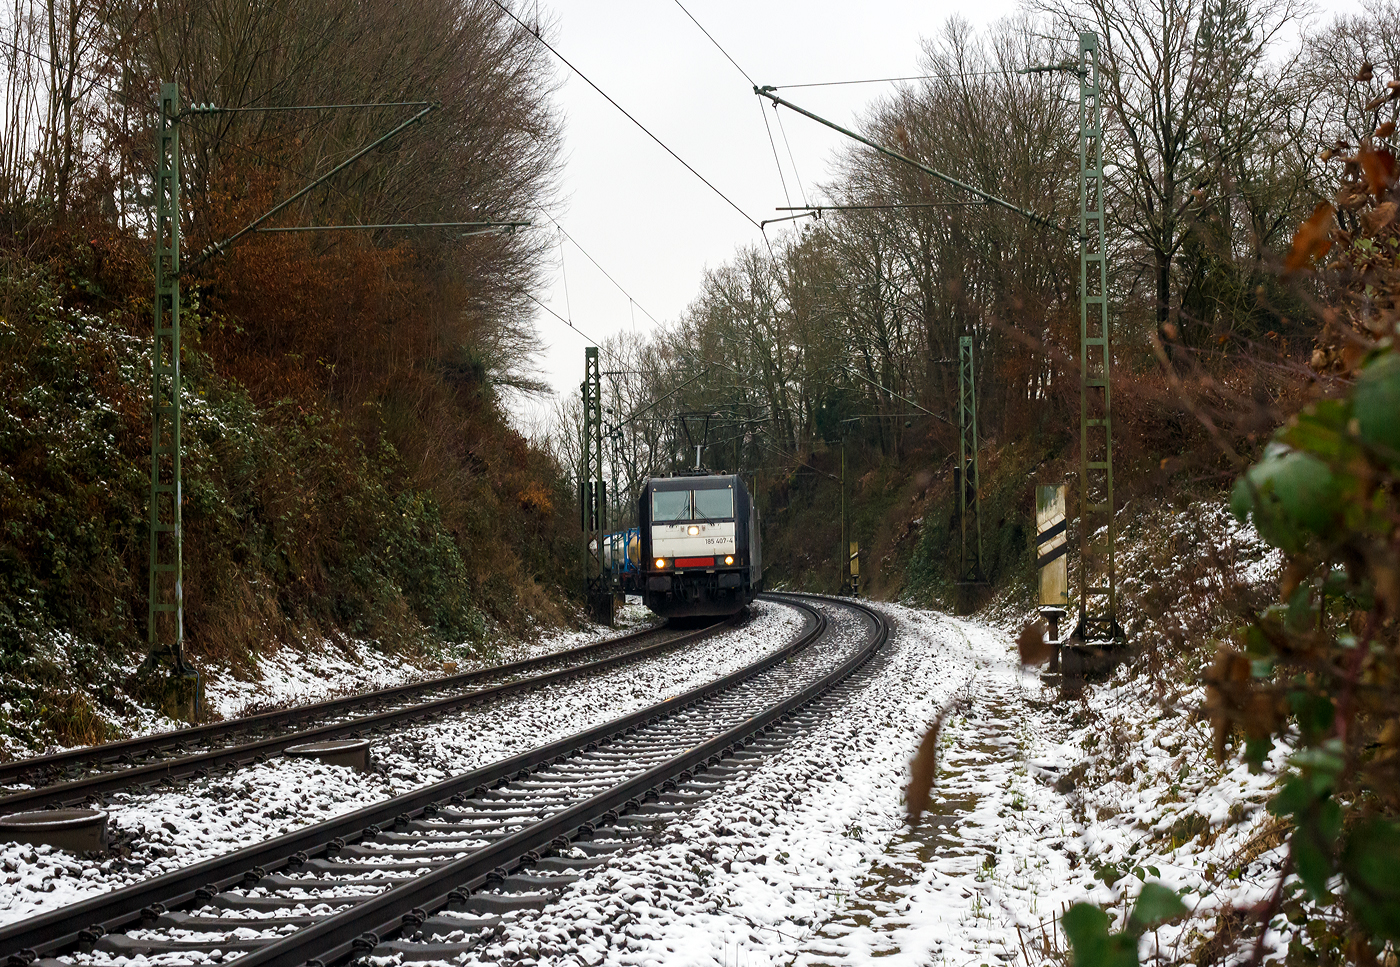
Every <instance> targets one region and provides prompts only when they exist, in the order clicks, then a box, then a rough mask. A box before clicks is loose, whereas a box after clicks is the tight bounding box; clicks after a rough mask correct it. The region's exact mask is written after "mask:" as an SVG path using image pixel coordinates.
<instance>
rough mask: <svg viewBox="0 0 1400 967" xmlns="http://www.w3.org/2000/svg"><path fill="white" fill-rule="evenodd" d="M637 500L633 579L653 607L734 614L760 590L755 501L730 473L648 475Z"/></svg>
mask: <svg viewBox="0 0 1400 967" xmlns="http://www.w3.org/2000/svg"><path fill="white" fill-rule="evenodd" d="M638 504H639V506H638V508H637V520H638V521H639V522H640V526H639V527H638V530H639V531H640V533H639V534H638V538H639V539H640V540H639V543H640V548H639V549H640V551H641V554H640V558H641V559H640V561H639V562H638V572H639V573H637V574H636V576H635V578H634V580H635V582H636V586H637V590H638V591H639V592H640V593H641V595H642V601H643V603H644V604H646V606H647V607H648V608H650V609H651V610H652V611H654V612H656V613H657V614H659V615H662V616H663V617H680V616H689V615H726V614H733V613H735V612H736V611H738V610H740V609H741V608H743V607H744V606H745V605H747V604H748V603H749V602H750V601H752V600H753V599H754V598H755V597H757V596H758V594H759V592H760V591H762V590H763V558H762V535H761V533H760V527H759V517H758V507H757V505H756V504H755V503H754V501H753V500H752V498H750V496H749V491H748V488H747V487H745V486H744V481H743V479H742V478H741V477H739V476H738V475H737V474H711V473H692V474H688V475H680V476H674V477H653V478H652V479H651V480H648V481H647V484H646V486H645V487H643V488H642V493H641V496H640V498H639V500H638Z"/></svg>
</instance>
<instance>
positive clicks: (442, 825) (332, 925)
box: [0, 595, 888, 967]
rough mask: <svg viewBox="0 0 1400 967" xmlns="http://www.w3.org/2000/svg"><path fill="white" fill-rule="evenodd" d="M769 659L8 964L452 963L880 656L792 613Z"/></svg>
mask: <svg viewBox="0 0 1400 967" xmlns="http://www.w3.org/2000/svg"><path fill="white" fill-rule="evenodd" d="M771 597H772V600H776V601H780V602H782V603H784V604H787V605H789V606H790V607H794V608H797V609H798V610H800V611H801V612H803V614H804V616H805V622H804V625H803V629H802V631H801V633H800V634H799V635H798V636H797V638H795V639H794V640H793V641H791V642H789V643H788V644H787V645H786V646H785V647H783V648H782V649H780V650H778V651H777V652H775V653H773V654H770V655H768V656H767V657H765V658H763V659H761V660H760V661H758V662H755V663H754V664H752V665H749V666H748V667H746V668H743V669H741V670H739V671H737V672H734V673H732V674H730V675H727V676H725V677H723V678H721V679H719V680H718V681H715V682H712V683H709V684H707V685H704V686H701V687H700V688H697V689H693V690H691V691H689V692H687V693H685V694H682V695H678V696H676V697H674V698H671V699H667V700H666V701H663V702H661V703H658V704H657V705H653V706H651V707H650V708H647V709H643V710H641V711H639V712H636V713H633V714H631V715H627V716H624V717H622V718H619V719H616V720H614V721H612V722H608V723H605V724H603V725H601V726H598V727H596V728H593V729H589V730H587V731H585V732H582V733H580V734H578V735H575V736H571V737H569V738H566V739H563V740H560V741H558V742H553V743H550V744H548V745H545V746H543V747H540V748H538V749H534V750H532V751H530V752H527V753H524V754H522V755H520V756H516V757H514V758H511V759H507V760H504V761H501V762H497V763H494V764H492V765H490V766H487V767H485V768H482V769H477V770H474V771H472V772H470V773H466V774H464V775H462V776H458V777H455V778H452V779H449V780H446V781H443V782H440V783H437V784H435V785H433V786H428V787H425V788H422V789H418V790H415V791H413V792H410V793H408V794H406V795H403V796H399V797H396V798H394V799H391V800H388V801H386V802H383V803H379V804H376V805H374V806H371V807H367V808H364V809H361V810H359V811H357V812H355V813H351V814H348V815H346V816H342V817H338V818H336V819H333V820H331V821H328V822H325V823H321V824H319V825H317V826H313V827H308V828H305V829H302V830H298V831H296V832H294V833H290V834H287V835H284V836H281V837H278V838H276V839H273V840H269V841H267V842H264V843H261V844H258V845H255V846H252V847H249V848H246V849H243V850H240V851H238V852H235V853H231V854H228V855H225V856H222V857H218V858H215V859H212V860H208V861H206V862H203V863H200V864H196V865H194V866H191V867H187V868H184V869H181V870H177V871H175V872H173V873H169V874H166V875H165V876H161V877H157V878H154V879H152V880H149V881H147V882H144V883H141V884H137V885H135V886H132V887H127V888H125V889H122V890H118V891H115V892H113V893H110V894H106V895H103V896H98V897H94V898H92V899H89V900H85V901H83V902H80V903H78V904H74V905H72V906H70V907H66V908H63V909H59V910H55V911H52V912H50V913H47V914H43V915H41V916H37V917H33V918H30V919H29V920H25V921H21V922H19V923H16V924H13V925H11V926H9V927H6V928H3V929H0V956H6V957H8V958H9V960H8V962H9V964H10V965H12V967H28V965H31V964H34V963H35V962H36V961H37V962H38V963H39V965H40V967H58V965H60V964H89V963H110V962H111V960H112V959H113V958H121V957H136V956H148V957H153V958H158V960H159V962H160V963H161V964H180V963H199V964H208V963H219V962H222V961H224V960H228V959H233V958H235V957H236V958H237V959H238V961H239V963H240V965H246V967H302V965H316V967H328V965H332V964H336V963H339V962H341V961H344V960H347V959H350V958H355V957H359V956H367V955H374V956H376V957H378V956H390V955H397V956H398V957H400V958H401V959H403V960H425V959H438V960H440V959H452V958H453V957H454V956H455V953H457V952H462V951H465V950H470V949H473V948H474V947H475V946H476V945H479V944H480V943H481V941H482V938H483V936H485V935H487V934H489V931H491V930H492V929H493V928H494V926H495V925H496V924H497V923H498V922H499V917H500V916H501V915H502V914H503V913H506V912H508V911H509V910H511V909H516V908H521V907H528V906H529V905H531V904H538V903H540V902H543V901H542V898H543V897H547V896H549V895H551V891H553V890H555V889H557V888H558V887H559V886H560V885H562V884H563V883H566V882H568V880H569V879H570V877H571V876H572V875H573V874H572V873H571V871H573V870H576V869H578V868H580V867H583V866H586V865H588V864H589V863H590V862H596V861H595V860H593V859H591V858H592V857H594V856H596V855H597V854H600V853H606V852H607V851H610V850H613V849H616V848H618V847H619V846H621V845H625V844H626V843H627V842H628V840H629V838H630V836H629V833H628V829H629V823H631V822H633V820H634V819H635V818H637V817H642V816H652V817H655V816H662V817H664V816H665V815H667V814H668V812H669V811H672V810H674V809H676V808H677V807H678V806H679V805H683V804H684V803H685V802H686V801H688V798H689V797H691V796H692V794H691V793H688V792H686V791H684V790H683V789H682V790H680V791H678V787H683V786H684V784H685V783H687V782H690V781H692V780H694V779H695V777H696V776H697V775H698V774H700V773H703V772H705V771H706V770H708V769H713V768H723V764H724V762H725V759H726V758H728V757H730V756H733V755H735V754H736V752H737V753H738V754H740V755H743V754H744V753H743V751H742V750H743V749H744V748H745V747H746V746H748V747H753V748H762V747H763V744H764V742H765V741H766V740H765V738H764V737H765V735H766V734H768V733H771V732H773V731H774V730H775V729H776V728H777V727H778V726H779V725H780V724H781V723H783V722H785V721H787V720H789V719H790V718H791V717H793V716H794V715H796V714H797V713H799V712H800V710H801V709H803V708H804V707H806V706H808V705H810V704H811V703H813V702H814V701H816V700H817V699H819V698H820V697H821V696H822V695H824V694H825V693H826V692H828V691H829V690H831V689H832V688H834V687H836V686H837V685H839V684H840V683H841V682H843V681H844V680H846V679H847V678H848V677H849V676H850V675H851V674H852V673H853V672H854V671H856V670H857V669H858V668H860V667H861V666H862V665H863V664H864V663H865V662H867V661H868V660H869V659H870V658H871V657H872V656H873V655H874V654H875V653H876V652H877V651H878V649H879V648H880V647H881V646H882V645H883V644H884V641H885V639H886V637H887V635H888V628H887V626H886V624H885V622H884V619H883V618H882V617H881V616H880V615H879V614H878V613H877V612H874V611H872V610H870V609H867V608H864V607H863V606H861V605H858V604H854V603H851V602H838V601H835V600H828V601H827V602H826V605H827V606H835V607H840V608H849V609H852V610H854V611H856V612H857V613H858V614H859V615H860V616H861V621H862V622H863V625H862V627H863V628H864V634H863V637H862V638H861V639H860V640H858V641H852V640H850V638H849V637H848V636H843V635H835V634H829V633H828V632H829V626H828V622H827V619H826V617H825V616H824V615H823V613H822V612H821V611H820V610H819V609H817V608H815V607H813V606H812V605H811V604H810V603H808V602H807V601H806V600H803V599H801V598H794V597H791V596H776V595H775V596H771Z"/></svg>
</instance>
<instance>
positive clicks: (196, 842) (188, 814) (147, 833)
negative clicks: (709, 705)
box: [0, 602, 802, 924]
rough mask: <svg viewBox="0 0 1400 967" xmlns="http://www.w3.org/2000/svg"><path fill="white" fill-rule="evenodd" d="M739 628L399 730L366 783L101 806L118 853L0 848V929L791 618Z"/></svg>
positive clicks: (418, 771)
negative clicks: (77, 854)
mask: <svg viewBox="0 0 1400 967" xmlns="http://www.w3.org/2000/svg"><path fill="white" fill-rule="evenodd" d="M752 610H753V616H752V618H751V620H750V621H749V622H748V623H747V624H745V625H744V626H742V627H741V628H738V629H735V630H731V631H726V632H722V633H720V634H718V635H715V636H713V637H710V638H707V639H705V640H704V641H702V642H700V643H698V644H696V645H693V646H690V647H688V648H685V649H682V650H680V651H677V652H671V653H668V654H666V655H663V656H661V657H660V658H656V659H652V660H649V661H646V662H643V663H640V664H637V665H631V666H627V667H624V668H621V669H618V670H615V671H612V672H607V673H604V674H601V675H598V676H593V677H589V678H586V679H582V680H578V681H573V682H567V683H564V684H562V685H559V686H556V687H552V688H550V689H547V690H543V691H539V692H530V693H527V694H525V695H520V696H515V697H512V698H510V699H507V700H505V701H502V702H499V703H492V704H490V705H487V706H485V707H483V708H480V709H473V710H464V711H462V712H461V713H459V714H455V715H453V716H450V717H446V718H443V719H442V720H440V721H437V722H432V723H427V724H421V725H416V726H412V727H409V728H407V729H405V730H403V731H401V732H397V733H395V734H393V735H392V736H388V737H386V738H385V739H383V740H382V742H381V743H380V744H379V745H377V746H376V747H375V749H374V756H375V760H376V762H377V764H378V769H377V771H376V772H373V773H370V774H360V773H356V772H353V771H351V770H349V769H345V768H339V767H333V766H326V765H322V764H320V763H317V762H315V761H311V760H304V759H287V758H280V757H279V758H275V759H272V760H270V761H269V762H267V763H266V764H263V765H254V766H249V767H247V768H244V769H240V770H238V771H236V772H233V773H228V774H223V775H215V776H211V777H210V778H208V779H204V780H195V781H192V782H190V783H188V784H187V785H185V786H183V787H182V788H180V789H178V790H176V791H172V792H165V793H151V794H145V795H132V794H127V793H122V794H118V795H114V796H112V797H110V802H109V805H108V807H107V808H108V811H109V813H110V816H111V819H110V824H111V826H112V827H113V829H114V831H115V832H116V833H117V838H118V842H119V844H120V847H121V848H120V849H119V850H118V851H117V852H118V853H119V854H129V855H116V856H113V857H109V858H103V859H94V860H87V859H78V858H74V857H72V856H70V855H68V854H64V853H62V852H58V851H55V850H50V849H48V848H47V847H39V848H35V847H29V846H24V845H20V844H0V924H4V923H9V922H12V921H14V920H18V919H22V918H24V917H28V916H32V915H34V914H36V913H40V912H42V911H45V910H50V909H53V908H55V907H57V906H61V905H63V904H65V903H69V902H72V901H74V900H76V899H79V898H81V897H85V896H91V895H93V894H96V893H101V892H105V891H107V890H112V889H116V888H118V887H122V886H126V885H129V884H131V883H135V882H136V881H137V880H140V879H143V878H146V877H150V876H155V875H159V874H161V873H165V872H168V871H170V870H172V869H175V868H177V867H180V866H185V865H188V864H190V863H195V862H198V861H200V860H203V859H206V858H208V857H210V856H215V855H218V854H220V853H224V852H228V851H229V850H232V849H236V848H238V847H240V846H244V845H247V844H249V843H252V842H255V841H257V840H260V839H264V838H267V837H269V836H274V835H278V834H280V833H284V832H288V831H290V830H292V829H295V828H299V827H302V826H305V825H309V824H310V823H314V822H318V821H321V820H324V819H328V818H330V817H332V816H335V815H339V814H341V813H345V812H350V811H353V810H355V809H359V808H361V807H363V806H366V805H369V804H371V803H373V802H377V801H379V800H382V799H386V798H388V797H390V796H393V795H397V794H399V793H401V792H405V791H407V790H409V789H412V788H416V787H418V786H423V785H428V784H431V783H433V782H437V781H439V780H441V779H443V778H446V777H447V776H448V775H455V774H459V773H462V772H466V771H468V770H470V769H473V768H476V767H478V766H481V765H485V764H487V763H490V762H494V761H496V760H499V759H503V758H508V757H510V756H512V755H517V754H519V753H521V752H524V751H526V750H527V749H530V748H533V747H534V746H537V745H543V744H545V743H547V742H551V741H553V740H555V739H559V738H563V737H565V736H568V735H572V734H574V733H576V732H579V731H582V730H584V729H586V728H588V727H590V726H593V725H596V724H599V723H602V722H606V721H609V720H611V719H614V718H617V717H618V716H620V715H624V714H627V713H628V712H632V711H635V710H636V709H639V708H645V707H646V706H648V705H652V704H655V703H656V702H659V701H661V700H663V699H665V698H667V697H669V696H672V695H675V694H677V693H679V692H683V691H685V690H687V689H690V688H694V687H696V686H698V685H700V684H703V683H704V682H707V681H710V680H712V679H714V678H718V677H720V676H722V675H724V674H726V673H728V672H730V671H733V670H735V669H738V668H741V667H743V666H745V665H747V664H749V663H751V662H753V661H756V660H757V659H758V658H759V657H760V656H761V655H764V654H768V653H770V652H772V651H775V650H777V649H778V648H781V647H782V646H784V645H785V644H787V643H788V642H790V641H791V640H792V639H793V638H794V637H796V635H797V633H798V631H799V629H800V628H801V626H802V616H801V614H800V613H799V612H797V611H795V610H794V609H792V608H789V607H787V606H784V605H778V604H769V603H767V602H757V603H755V604H754V606H753V609H752Z"/></svg>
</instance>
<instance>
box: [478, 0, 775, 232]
mask: <svg viewBox="0 0 1400 967" xmlns="http://www.w3.org/2000/svg"><path fill="white" fill-rule="evenodd" d="M491 2H492V3H493V4H495V5H496V6H497V7H499V8H500V10H501V12H502V13H504V14H505V15H506V16H507V17H509V18H510V19H511V20H513V21H515V23H516V24H517V25H519V27H520V29H521V30H523V31H525V32H526V33H528V34H529V35H530V36H531V37H534V38H535V40H537V41H539V42H540V44H541V45H543V47H544V49H545V50H547V51H549V52H550V53H551V54H553V55H554V56H555V57H557V58H559V60H560V62H561V63H563V65H564V66H565V67H567V68H569V70H571V71H573V72H574V73H575V74H577V75H578V76H579V78H580V79H581V80H582V81H583V82H584V83H585V84H587V85H588V86H589V87H591V88H593V89H594V90H595V91H597V92H598V93H599V94H601V95H602V96H603V99H604V100H606V101H607V102H608V103H609V104H611V105H612V106H613V107H615V108H617V109H618V111H620V112H621V113H622V116H623V117H625V118H627V120H629V121H631V122H632V123H633V124H635V125H636V126H637V127H639V128H641V130H642V133H644V134H645V135H646V136H647V137H649V138H651V139H652V140H653V141H655V142H656V143H657V144H658V145H660V146H661V149H662V150H663V151H665V152H666V153H667V154H669V155H670V156H671V157H672V158H675V159H676V160H677V161H679V162H680V163H681V164H682V165H683V166H684V167H685V170H686V171H689V172H690V173H691V174H692V175H694V176H695V177H697V178H699V179H700V180H701V181H702V182H704V183H705V187H707V188H709V189H710V191H712V192H714V193H715V194H716V195H719V197H720V198H722V199H724V202H725V204H727V205H728V206H729V207H730V208H732V209H734V210H735V211H736V212H738V213H739V214H740V215H742V216H743V218H744V221H746V222H748V223H749V224H750V225H752V226H753V227H754V228H757V229H758V230H759V231H762V230H763V228H762V226H761V225H759V224H758V222H757V221H755V220H754V219H753V217H752V216H751V215H749V213H748V212H746V211H744V210H743V209H742V208H740V207H739V206H738V205H737V204H736V203H735V202H734V200H733V199H732V198H730V197H729V196H728V195H726V194H725V193H724V192H722V191H720V190H719V189H718V188H716V187H715V185H714V183H713V182H712V181H710V179H708V178H706V177H705V176H704V175H702V174H701V173H700V172H698V171H696V170H695V169H694V168H693V167H691V165H690V162H688V161H686V160H685V159H684V158H682V157H681V156H680V155H678V154H676V152H674V151H672V150H671V148H670V146H669V145H667V144H666V142H665V141H662V140H661V139H660V138H658V137H657V136H656V135H655V134H652V132H651V129H650V128H648V127H647V126H646V125H645V124H643V123H642V122H641V121H638V120H637V119H636V118H635V117H633V116H632V115H631V114H630V113H629V112H628V110H627V109H626V108H625V107H623V106H622V105H621V104H619V103H617V101H615V100H613V99H612V97H611V96H610V95H609V94H608V92H607V91H605V90H603V89H602V88H601V87H599V86H598V85H597V84H595V83H593V81H592V80H591V79H590V78H589V76H588V75H587V74H585V73H584V72H583V71H581V70H579V69H578V68H577V67H575V66H574V65H573V63H572V62H571V61H570V60H569V59H568V58H567V57H565V56H564V55H563V54H561V53H559V51H558V50H556V49H555V48H554V46H553V45H552V44H550V42H549V41H547V40H545V39H544V38H543V37H541V36H540V35H539V34H537V33H535V32H534V31H533V30H531V29H530V28H529V27H527V26H526V25H525V22H524V21H523V20H521V19H520V18H519V17H517V16H516V15H515V14H514V13H512V12H511V11H510V8H508V7H507V6H506V5H505V4H503V3H501V0H491Z"/></svg>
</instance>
